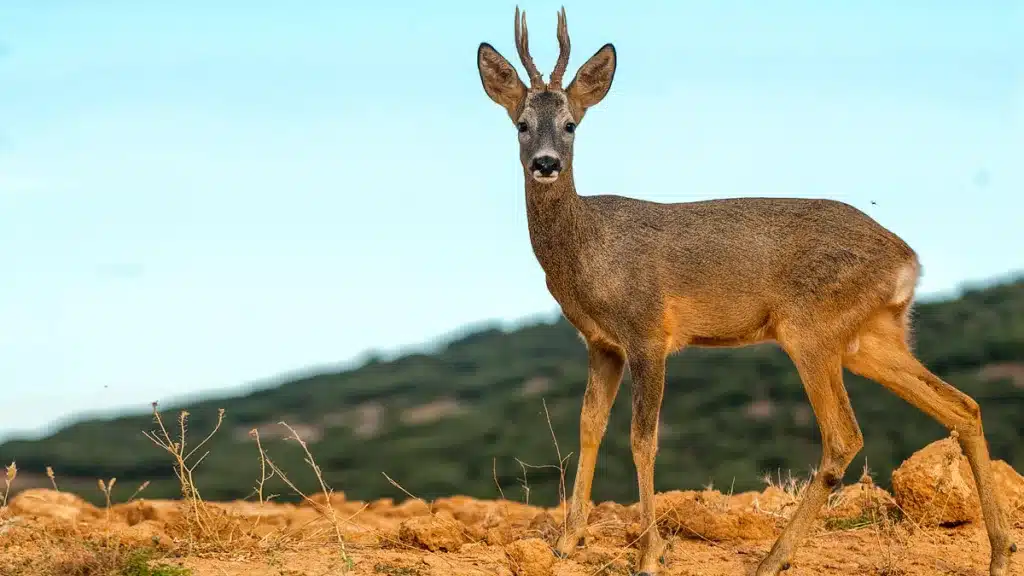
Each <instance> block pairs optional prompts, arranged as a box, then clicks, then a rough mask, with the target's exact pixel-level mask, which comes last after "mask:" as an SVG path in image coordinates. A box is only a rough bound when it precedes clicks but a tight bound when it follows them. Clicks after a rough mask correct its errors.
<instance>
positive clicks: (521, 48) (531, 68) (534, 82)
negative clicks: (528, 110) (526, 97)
mask: <svg viewBox="0 0 1024 576" xmlns="http://www.w3.org/2000/svg"><path fill="white" fill-rule="evenodd" d="M516 50H517V51H518V52H519V59H520V60H522V61H523V66H525V67H526V73H527V74H528V75H529V76H530V88H531V89H534V90H536V89H538V88H543V87H544V78H543V77H542V76H541V75H540V72H539V71H537V65H536V64H534V63H533V58H532V57H531V56H530V41H529V35H528V33H527V31H526V10H523V15H522V17H520V16H519V6H516Z"/></svg>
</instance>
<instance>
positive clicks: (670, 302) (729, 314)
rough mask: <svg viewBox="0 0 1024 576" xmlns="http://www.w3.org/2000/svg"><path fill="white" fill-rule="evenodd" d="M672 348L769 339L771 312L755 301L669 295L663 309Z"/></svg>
mask: <svg viewBox="0 0 1024 576" xmlns="http://www.w3.org/2000/svg"><path fill="white" fill-rule="evenodd" d="M664 329H665V338H666V340H667V342H668V347H669V349H670V350H677V349H679V348H682V347H684V346H687V345H694V346H708V347H733V346H744V345H747V344H754V343H757V342H762V341H765V340H770V339H771V338H772V337H773V336H772V327H771V316H770V314H769V313H768V310H767V309H766V307H765V306H762V305H760V303H758V302H754V301H744V300H742V299H740V300H730V301H728V302H724V301H716V300H714V299H702V298H695V297H674V296H673V297H669V298H668V299H667V302H666V305H665V313H664Z"/></svg>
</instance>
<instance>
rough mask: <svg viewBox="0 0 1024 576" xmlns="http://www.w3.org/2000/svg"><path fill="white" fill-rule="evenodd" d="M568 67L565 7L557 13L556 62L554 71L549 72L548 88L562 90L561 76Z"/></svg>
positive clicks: (567, 35)
mask: <svg viewBox="0 0 1024 576" xmlns="http://www.w3.org/2000/svg"><path fill="white" fill-rule="evenodd" d="M568 65H569V25H568V24H566V22H565V6H562V11H561V12H559V13H558V60H557V61H555V69H554V70H552V71H551V80H549V81H548V87H549V88H554V89H556V90H560V89H561V88H562V76H564V75H565V69H566V67H567V66H568Z"/></svg>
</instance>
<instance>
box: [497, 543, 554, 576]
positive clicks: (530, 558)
mask: <svg viewBox="0 0 1024 576" xmlns="http://www.w3.org/2000/svg"><path fill="white" fill-rule="evenodd" d="M505 554H506V555H507V556H508V563H509V567H510V568H511V569H512V573H513V574H515V575H516V576H549V575H550V574H551V569H552V567H553V566H554V565H555V555H554V554H552V553H551V547H550V546H548V543H547V542H545V541H544V540H541V539H540V538H526V539H524V540H516V541H515V542H512V543H511V544H509V545H507V546H505Z"/></svg>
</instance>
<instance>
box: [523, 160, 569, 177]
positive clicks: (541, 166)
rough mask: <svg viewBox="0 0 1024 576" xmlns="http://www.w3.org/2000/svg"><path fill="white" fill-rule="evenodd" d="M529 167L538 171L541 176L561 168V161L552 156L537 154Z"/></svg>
mask: <svg viewBox="0 0 1024 576" xmlns="http://www.w3.org/2000/svg"><path fill="white" fill-rule="evenodd" d="M530 168H531V169H532V170H534V171H536V172H540V174H541V176H550V175H551V173H552V172H557V171H559V170H561V169H562V161H561V160H559V159H558V158H555V157H554V156H538V157H536V158H534V159H533V162H532V163H531V165H530Z"/></svg>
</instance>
